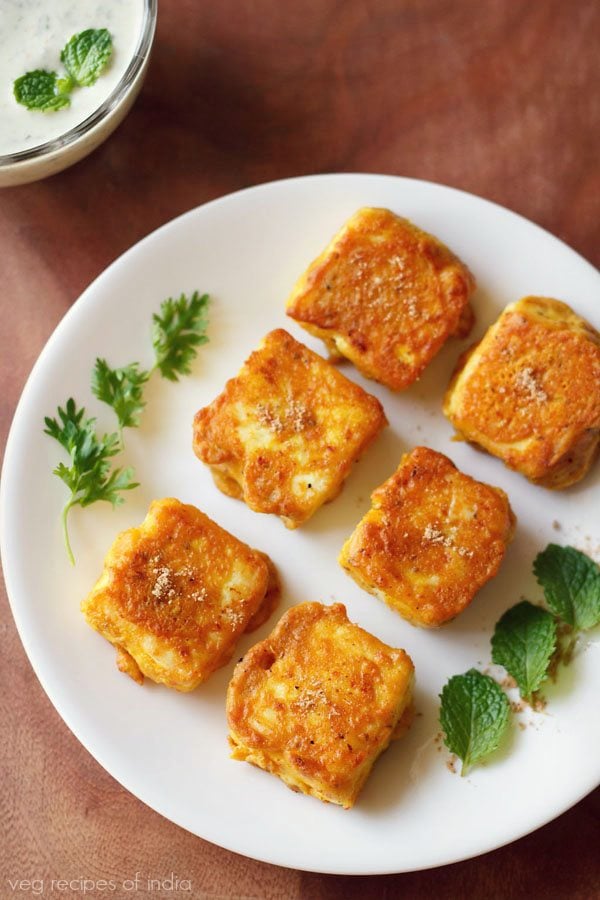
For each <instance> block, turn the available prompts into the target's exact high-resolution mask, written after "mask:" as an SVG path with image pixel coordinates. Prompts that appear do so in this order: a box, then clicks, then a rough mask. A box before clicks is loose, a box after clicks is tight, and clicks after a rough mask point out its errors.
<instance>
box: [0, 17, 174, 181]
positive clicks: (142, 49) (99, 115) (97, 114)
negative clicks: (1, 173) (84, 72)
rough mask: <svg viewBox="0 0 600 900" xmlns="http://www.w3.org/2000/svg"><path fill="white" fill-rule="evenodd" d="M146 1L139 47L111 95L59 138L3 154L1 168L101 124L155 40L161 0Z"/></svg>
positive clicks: (76, 138)
mask: <svg viewBox="0 0 600 900" xmlns="http://www.w3.org/2000/svg"><path fill="white" fill-rule="evenodd" d="M143 3H144V16H143V19H142V27H141V29H140V35H139V38H138V42H137V45H136V48H135V50H134V53H133V56H132V58H131V60H130V61H129V65H128V66H127V68H126V69H125V72H124V73H123V75H122V76H121V79H120V80H119V82H118V84H117V85H116V87H115V88H114V89H113V90H112V91H111V93H110V94H109V95H108V97H107V98H106V99H105V100H103V101H102V103H101V104H100V106H98V107H97V108H96V109H95V110H94V112H92V113H90V115H89V116H87V117H86V118H85V119H83V121H82V122H80V123H79V124H78V125H75V126H73V127H72V128H69V130H68V131H65V132H64V134H61V135H59V136H58V137H57V138H52V140H51V141H44V142H43V143H42V144H36V145H35V147H28V148H27V149H26V150H17V151H16V152H15V153H6V154H0V169H2V168H7V167H9V166H13V165H17V164H19V163H22V162H31V161H32V160H37V159H41V158H43V157H45V156H48V155H50V154H54V153H56V151H58V150H62V149H63V148H66V147H70V146H72V145H73V144H75V143H76V142H77V141H79V140H80V139H81V138H83V137H86V136H87V135H88V134H89V133H90V132H91V131H92V130H93V129H94V128H95V127H96V125H99V124H100V123H101V122H102V121H103V120H104V119H106V118H108V116H109V115H110V114H111V113H112V111H113V110H114V109H115V108H116V107H117V106H118V105H119V103H120V102H121V100H122V99H123V98H124V97H125V96H126V95H127V93H128V92H129V90H130V88H131V87H132V86H133V84H134V82H135V80H136V78H137V77H138V75H139V74H140V72H141V71H142V70H143V67H144V65H145V63H146V60H147V57H148V53H149V51H150V48H151V46H152V41H153V40H154V32H155V30H156V19H157V6H158V0H143Z"/></svg>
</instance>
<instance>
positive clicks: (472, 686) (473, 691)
mask: <svg viewBox="0 0 600 900" xmlns="http://www.w3.org/2000/svg"><path fill="white" fill-rule="evenodd" d="M440 699H441V701H442V703H441V707H440V724H441V726H442V729H443V731H444V743H445V744H446V746H447V747H448V749H449V750H450V752H451V753H455V754H456V755H457V756H458V757H459V758H460V759H462V763H463V765H462V772H461V774H462V775H465V774H466V772H467V770H468V769H469V767H470V766H472V765H473V764H474V763H476V762H478V761H479V760H480V759H483V758H484V757H485V756H487V755H488V754H490V753H492V752H493V751H494V750H495V749H496V748H497V747H498V744H499V743H500V739H501V738H502V735H503V734H504V731H505V729H506V727H507V725H508V718H509V713H510V704H509V702H508V699H507V697H506V694H505V693H504V691H503V690H502V689H501V688H500V687H499V685H497V684H496V682H495V681H494V680H493V678H490V676H489V675H483V674H482V673H481V672H478V671H477V670H476V669H469V671H468V672H465V674H464V675H454V676H453V677H452V678H450V680H449V681H448V682H447V684H446V685H445V686H444V689H443V691H442V693H441V694H440Z"/></svg>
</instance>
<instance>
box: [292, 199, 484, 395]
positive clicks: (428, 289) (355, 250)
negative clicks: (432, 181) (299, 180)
mask: <svg viewBox="0 0 600 900" xmlns="http://www.w3.org/2000/svg"><path fill="white" fill-rule="evenodd" d="M474 290H475V279H474V278H473V276H472V275H471V273H470V272H469V270H468V269H467V267H466V266H465V265H463V263H461V261H460V260H459V259H457V257H456V256H454V254H453V253H451V252H450V250H448V248H447V247H445V246H444V245H443V244H442V243H441V242H440V241H438V240H437V239H436V238H435V237H432V235H430V234H427V233H426V232H424V231H421V230H420V229H419V228H417V227H416V226H415V225H413V224H412V223H411V222H409V221H408V220H407V219H401V218H400V217H399V216H396V215H394V213H392V212H390V211H389V210H387V209H370V208H367V207H365V208H364V209H360V210H359V211H358V212H357V213H355V214H354V215H353V216H352V218H351V219H350V220H349V221H348V222H347V223H346V224H345V225H344V226H343V228H342V229H341V230H340V231H339V232H338V233H337V234H336V235H335V237H334V238H333V240H332V241H331V242H330V244H329V245H328V246H327V247H326V248H325V250H324V251H323V253H321V255H320V256H319V257H318V258H317V259H316V260H315V261H314V262H313V263H311V265H310V266H309V267H308V269H307V270H306V272H305V273H304V274H303V275H302V276H301V277H300V279H299V280H298V282H297V283H296V285H295V287H294V289H293V291H292V293H291V296H290V297H289V299H288V301H287V314H288V316H291V317H292V318H293V319H296V321H298V322H299V323H300V324H301V325H302V327H303V328H306V330H307V331H309V332H310V333H311V334H314V335H316V336H317V337H320V338H322V339H323V340H324V341H325V343H326V344H327V347H328V348H329V350H330V351H331V353H332V355H333V356H338V357H339V356H345V357H347V358H348V359H350V360H352V362H353V363H354V365H355V366H356V367H357V369H360V371H361V372H362V373H363V374H364V375H366V376H367V377H368V378H373V379H375V380H376V381H380V382H382V384H386V385H387V386H388V387H390V388H392V389H393V390H402V388H405V387H408V385H409V384H412V382H413V381H415V380H416V379H417V378H418V377H419V375H420V374H421V372H422V371H423V369H424V368H425V367H426V366H427V364H428V363H429V362H430V361H431V360H432V359H433V357H434V356H435V354H436V353H437V352H438V351H439V350H440V348H441V346H442V344H443V343H444V342H445V341H446V339H447V338H448V337H450V336H451V335H456V336H459V337H464V336H466V335H467V334H468V333H469V331H470V330H471V327H472V325H473V313H472V310H471V307H470V306H469V298H470V296H471V294H472V293H473V291H474Z"/></svg>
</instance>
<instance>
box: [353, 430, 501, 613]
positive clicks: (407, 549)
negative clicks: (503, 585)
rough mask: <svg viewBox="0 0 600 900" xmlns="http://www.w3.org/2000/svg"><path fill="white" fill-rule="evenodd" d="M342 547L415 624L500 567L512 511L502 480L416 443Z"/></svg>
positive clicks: (457, 605) (357, 572)
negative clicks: (478, 475) (479, 476)
mask: <svg viewBox="0 0 600 900" xmlns="http://www.w3.org/2000/svg"><path fill="white" fill-rule="evenodd" d="M371 501H372V507H371V509H370V510H369V512H368V513H367V514H366V516H365V517H364V518H363V519H362V521H361V522H359V524H358V525H357V527H356V529H355V530H354V533H353V534H352V535H351V536H350V538H349V539H348V540H347V541H346V543H345V544H344V546H343V548H342V552H341V554H340V558H339V562H340V565H341V566H342V567H343V568H344V569H346V571H347V572H348V573H349V574H350V575H351V576H352V578H354V580H355V581H356V582H357V583H358V584H359V585H360V586H361V587H362V588H364V589H365V590H366V591H369V593H371V594H374V595H375V596H376V597H379V598H380V599H381V600H383V601H384V602H385V603H387V604H388V606H391V607H392V609H395V610H396V611H397V612H399V613H400V615H401V616H403V617H404V618H405V619H407V620H408V621H409V622H411V623H412V624H413V625H422V626H424V627H426V628H433V627H437V626H438V625H443V624H444V622H448V621H450V619H453V618H454V617H455V616H457V615H458V614H459V613H460V612H462V610H463V609H465V607H467V606H468V605H469V603H470V602H471V600H472V599H473V597H474V596H475V594H476V593H477V591H478V590H479V589H480V588H481V587H482V586H483V585H484V584H485V583H486V582H487V581H489V579H490V578H493V576H494V575H495V574H496V573H497V571H498V569H499V567H500V563H501V562H502V558H503V557H504V553H505V551H506V547H507V544H508V543H509V542H510V541H511V539H512V536H513V532H514V526H515V517H514V515H513V513H512V510H511V508H510V505H509V502H508V498H507V496H506V494H505V493H504V491H502V490H500V488H496V487H491V486H490V485H488V484H482V483H481V482H480V481H475V479H474V478H471V477H469V476H468V475H464V474H463V473H462V472H460V471H459V470H458V469H457V468H456V466H455V465H454V463H453V462H451V461H450V460H449V459H448V457H447V456H444V455H443V454H442V453H437V452H436V451H435V450H429V449H428V448H427V447H416V448H415V449H414V450H413V451H412V452H411V453H407V454H405V455H404V456H403V457H402V459H401V461H400V465H399V466H398V469H397V470H396V472H394V474H393V475H392V476H391V478H388V480H387V481H385V482H384V483H383V484H382V485H381V486H380V487H378V488H377V489H376V490H375V491H374V492H373V494H372V497H371Z"/></svg>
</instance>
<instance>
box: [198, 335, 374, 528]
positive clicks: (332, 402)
mask: <svg viewBox="0 0 600 900" xmlns="http://www.w3.org/2000/svg"><path fill="white" fill-rule="evenodd" d="M386 424H387V420H386V418H385V415H384V412H383V408H382V406H381V404H380V402H379V400H377V399H376V398H375V397H372V396H371V395H370V394H367V393H366V391H364V390H363V389H362V388H360V387H359V386H358V385H357V384H354V383H353V382H352V381H349V380H348V379H347V378H345V377H344V376H343V375H341V374H340V372H338V371H337V370H336V369H335V368H334V367H333V366H331V365H330V364H329V363H328V362H326V361H325V360H324V359H322V358H321V357H320V356H318V355H317V354H316V353H313V352H312V350H309V349H308V347H305V346H304V345H303V344H300V343H299V342H298V341H296V340H294V338H293V337H291V336H290V335H289V334H288V333H287V332H286V331H284V330H283V329H277V330H276V331H272V332H270V333H269V334H268V335H267V336H266V337H265V338H264V340H263V341H262V343H261V345H260V347H259V348H258V350H256V351H255V352H254V353H252V354H251V356H250V357H249V359H248V360H247V361H246V363H245V364H244V366H243V367H242V369H241V371H240V373H239V374H238V375H237V376H236V377H235V378H232V379H231V380H230V381H228V382H227V384H226V386H225V390H224V391H223V393H222V394H220V395H219V396H218V397H217V398H216V400H214V401H213V403H211V404H210V406H207V407H205V408H204V409H201V410H200V411H199V412H198V413H197V414H196V417H195V419H194V442H193V446H194V452H195V454H196V456H197V457H198V458H199V459H201V460H202V462H205V463H208V465H209V466H210V467H211V470H212V474H213V478H214V480H215V483H216V485H217V487H219V488H220V489H221V490H222V491H223V492H224V493H225V494H229V495H230V496H232V497H238V498H240V499H243V500H245V502H246V503H247V504H248V506H249V507H250V509H253V510H255V511H256V512H263V513H275V515H278V516H280V517H281V518H282V520H283V522H284V523H285V525H287V527H288V528H296V527H297V526H298V525H301V524H302V522H305V521H306V520H307V519H308V518H309V517H310V516H312V515H313V513H314V512H315V511H316V510H317V509H318V508H319V506H321V505H322V504H323V503H325V502H327V501H328V500H332V499H333V498H334V497H335V496H337V494H338V493H339V492H340V490H341V488H342V484H343V482H344V480H345V479H346V477H347V476H348V475H349V474H350V470H351V468H352V464H353V463H354V462H355V461H356V460H357V459H358V458H359V457H360V456H361V455H362V453H363V451H364V450H365V449H366V447H367V446H368V445H369V444H370V443H371V442H372V441H373V440H374V439H375V438H376V437H377V435H378V434H379V432H380V431H381V429H382V428H383V427H384V425H386Z"/></svg>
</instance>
